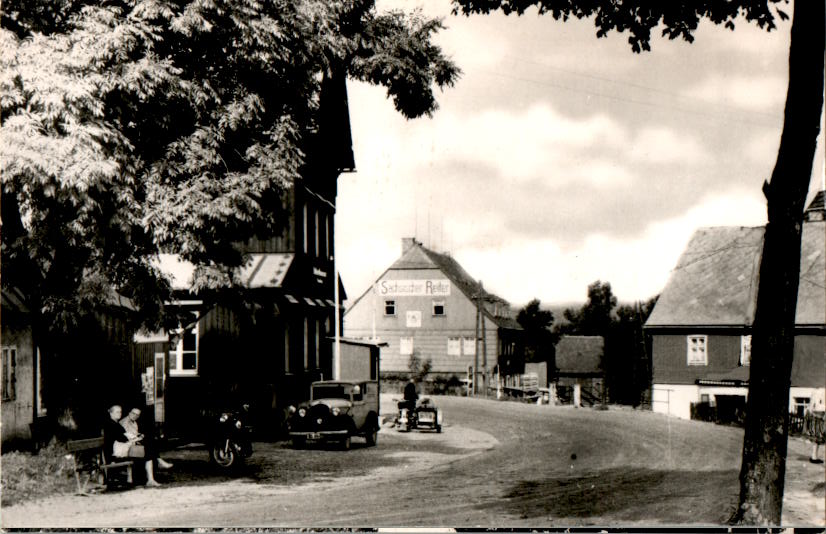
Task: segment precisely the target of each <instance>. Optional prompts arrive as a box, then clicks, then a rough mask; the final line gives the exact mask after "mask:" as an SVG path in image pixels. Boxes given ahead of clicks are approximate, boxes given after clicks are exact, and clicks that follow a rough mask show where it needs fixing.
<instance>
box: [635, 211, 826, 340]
mask: <svg viewBox="0 0 826 534" xmlns="http://www.w3.org/2000/svg"><path fill="white" fill-rule="evenodd" d="M825 225H826V223H824V222H807V223H804V224H803V231H802V248H801V257H800V286H799V289H798V298H797V324H798V325H824V324H826V287H824V280H826V266H825V264H824V241H826V226H825ZM764 231H765V229H764V227H762V226H761V227H738V226H726V227H713V228H700V229H699V230H697V231H696V232H695V234H694V235H693V236H692V238H691V240H690V241H689V243H688V246H687V247H686V249H685V251H684V252H683V254H682V256H681V257H680V259H679V261H678V263H677V266H676V267H675V268H674V270H673V271H672V273H671V277H670V278H669V280H668V283H667V284H666V286H665V288H664V289H663V291H662V294H661V295H660V298H659V300H658V301H657V304H656V306H655V307H654V310H653V312H652V313H651V316H650V317H649V318H648V321H647V322H646V326H647V327H662V326H747V325H751V324H752V322H753V321H754V311H755V305H756V299H757V280H758V274H759V267H760V257H761V254H762V250H763V235H764Z"/></svg>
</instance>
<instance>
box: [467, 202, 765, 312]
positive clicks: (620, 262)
mask: <svg viewBox="0 0 826 534" xmlns="http://www.w3.org/2000/svg"><path fill="white" fill-rule="evenodd" d="M762 224H765V205H764V203H763V202H761V201H760V199H759V197H757V196H747V195H744V194H742V193H740V192H737V191H732V192H730V193H727V194H722V195H709V196H708V197H706V198H704V199H703V202H702V203H701V204H700V205H698V206H697V207H696V208H694V209H691V210H689V211H688V212H687V213H685V214H684V215H682V216H680V217H676V218H673V219H668V220H664V221H661V222H657V223H654V224H651V225H650V226H649V227H648V228H647V229H646V230H645V231H644V232H642V233H641V234H639V235H637V236H636V237H633V238H618V237H612V236H610V235H607V234H603V233H594V234H592V235H590V236H589V237H587V238H586V239H584V240H582V241H581V242H580V243H579V244H578V245H577V246H575V247H573V248H563V247H560V246H558V244H557V242H556V240H554V239H553V238H550V237H547V238H535V239H532V238H524V237H516V238H514V239H511V240H508V241H506V242H498V243H495V244H490V245H489V246H487V247H478V246H472V247H466V248H465V247H460V248H458V249H457V250H456V251H455V254H454V256H455V257H456V259H457V260H458V261H459V262H460V263H461V264H462V265H463V266H464V267H465V269H466V270H467V271H468V272H469V273H470V274H471V275H472V276H474V277H476V278H480V279H481V280H482V281H483V282H484V283H485V287H486V288H488V289H489V290H490V291H493V292H495V293H497V294H499V296H501V297H503V298H505V299H507V300H509V301H511V302H512V303H514V304H517V305H521V304H524V303H526V302H528V301H529V300H530V299H532V298H539V299H540V300H541V301H542V302H545V303H567V302H574V301H584V300H585V298H586V297H587V287H588V285H589V284H591V283H592V282H594V281H596V280H602V281H603V282H610V283H611V287H612V289H613V291H614V294H615V295H617V297H618V298H619V299H620V300H621V301H633V300H635V299H645V298H648V297H651V296H654V295H656V294H657V293H659V292H660V291H661V290H662V288H663V287H664V286H665V283H666V282H667V280H668V276H669V275H670V271H671V269H673V268H674V265H676V263H677V260H678V258H679V256H680V254H681V253H682V252H683V250H684V249H685V246H686V245H687V244H688V241H689V239H690V238H691V235H692V234H693V233H694V231H695V230H696V229H697V228H698V227H700V226H718V225H742V226H759V225H762Z"/></svg>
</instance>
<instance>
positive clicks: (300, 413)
mask: <svg viewBox="0 0 826 534" xmlns="http://www.w3.org/2000/svg"><path fill="white" fill-rule="evenodd" d="M305 415H307V410H305V409H304V408H299V409H298V417H304V416H305Z"/></svg>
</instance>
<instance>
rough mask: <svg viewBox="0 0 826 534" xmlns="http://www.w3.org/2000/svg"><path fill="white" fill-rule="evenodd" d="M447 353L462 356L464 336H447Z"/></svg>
mask: <svg viewBox="0 0 826 534" xmlns="http://www.w3.org/2000/svg"><path fill="white" fill-rule="evenodd" d="M447 355H448V356H461V355H462V338H460V337H449V338H447Z"/></svg>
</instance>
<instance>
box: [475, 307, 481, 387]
mask: <svg viewBox="0 0 826 534" xmlns="http://www.w3.org/2000/svg"><path fill="white" fill-rule="evenodd" d="M473 300H475V301H476V337H475V338H474V339H475V342H476V345H475V349H476V350H474V351H473V395H474V396H476V392H477V391H478V387H477V386H476V383H477V382H478V380H477V378H478V375H479V314H480V310H479V302H480V301H481V293H477V294H476V296H475V297H474V299H473Z"/></svg>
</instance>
